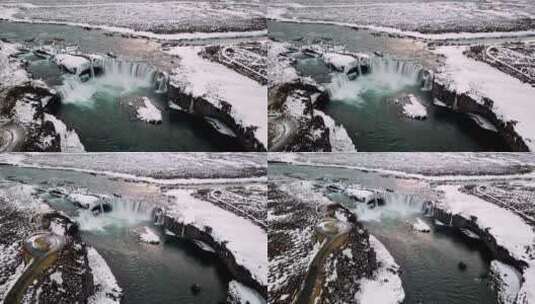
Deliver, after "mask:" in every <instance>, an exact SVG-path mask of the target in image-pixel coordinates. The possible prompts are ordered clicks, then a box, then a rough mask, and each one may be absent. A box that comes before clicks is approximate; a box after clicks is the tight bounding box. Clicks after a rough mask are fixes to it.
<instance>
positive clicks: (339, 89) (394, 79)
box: [327, 57, 433, 105]
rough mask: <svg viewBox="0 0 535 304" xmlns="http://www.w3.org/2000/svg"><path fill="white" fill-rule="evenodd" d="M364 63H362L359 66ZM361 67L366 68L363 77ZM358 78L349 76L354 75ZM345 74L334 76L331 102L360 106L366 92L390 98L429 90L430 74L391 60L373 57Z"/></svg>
mask: <svg viewBox="0 0 535 304" xmlns="http://www.w3.org/2000/svg"><path fill="white" fill-rule="evenodd" d="M364 61H366V62H365V63H362V62H364ZM362 65H366V66H367V67H368V69H367V70H368V71H367V73H364V74H363V72H364V71H363V69H362ZM357 73H358V75H357V76H358V77H353V76H352V75H354V74H357ZM349 74H350V75H346V73H335V74H334V75H333V76H332V78H331V83H330V84H328V85H327V90H328V92H329V95H330V97H331V99H333V100H339V101H347V102H351V103H352V104H357V105H359V104H360V103H362V102H363V99H362V97H361V96H362V95H363V94H364V93H366V92H375V93H376V94H385V95H390V94H392V93H396V92H399V91H402V90H403V89H404V88H406V87H408V86H417V85H421V88H422V90H427V91H429V90H431V89H432V85H433V73H432V72H431V71H428V70H426V69H424V67H423V66H422V65H420V64H416V63H413V62H408V61H401V60H397V59H394V58H391V57H373V58H369V59H366V60H364V59H363V60H360V59H359V63H358V64H357V67H356V68H354V69H353V70H351V71H350V73H349Z"/></svg>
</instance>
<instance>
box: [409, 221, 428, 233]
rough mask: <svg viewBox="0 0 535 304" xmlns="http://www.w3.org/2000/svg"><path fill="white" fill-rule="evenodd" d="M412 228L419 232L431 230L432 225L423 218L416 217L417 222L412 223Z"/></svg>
mask: <svg viewBox="0 0 535 304" xmlns="http://www.w3.org/2000/svg"><path fill="white" fill-rule="evenodd" d="M412 229H413V230H414V231H418V232H431V227H429V225H427V223H426V222H424V221H423V220H422V219H421V218H416V223H413V224H412Z"/></svg>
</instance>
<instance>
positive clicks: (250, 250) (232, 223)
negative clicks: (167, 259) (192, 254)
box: [167, 189, 268, 286]
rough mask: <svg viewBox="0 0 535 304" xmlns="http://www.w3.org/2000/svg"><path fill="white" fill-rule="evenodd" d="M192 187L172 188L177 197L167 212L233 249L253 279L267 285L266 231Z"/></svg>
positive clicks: (172, 192) (172, 194)
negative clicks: (200, 196) (202, 197)
mask: <svg viewBox="0 0 535 304" xmlns="http://www.w3.org/2000/svg"><path fill="white" fill-rule="evenodd" d="M192 194H193V190H180V189H177V190H171V191H168V192H167V195H169V196H170V197H172V198H173V199H174V203H173V204H172V205H171V206H169V210H168V211H167V215H169V216H172V217H174V218H176V219H177V220H178V221H179V222H181V223H184V224H190V225H194V226H196V227H197V228H198V229H200V230H202V231H205V227H206V226H208V227H211V228H212V230H211V233H210V235H211V236H212V237H213V238H214V239H215V240H216V241H217V242H219V243H220V244H225V246H226V248H227V249H229V250H230V252H232V254H233V255H234V258H235V259H236V262H237V263H238V264H239V265H241V266H243V267H245V268H246V269H247V270H249V271H250V272H251V274H252V277H253V279H255V280H256V281H257V282H258V283H260V284H261V285H263V286H267V271H268V265H267V264H268V262H267V232H266V231H264V230H263V229H262V228H260V227H259V226H257V225H255V224H253V223H252V222H251V221H249V220H246V219H245V218H243V217H240V216H237V215H236V214H234V213H232V212H229V211H227V210H224V209H222V208H219V207H217V206H215V205H213V204H211V203H209V202H206V201H204V200H200V199H197V198H195V197H193V196H192Z"/></svg>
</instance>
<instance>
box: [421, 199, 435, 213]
mask: <svg viewBox="0 0 535 304" xmlns="http://www.w3.org/2000/svg"><path fill="white" fill-rule="evenodd" d="M422 213H423V214H424V215H425V216H433V215H434V213H435V205H434V204H433V202H432V201H427V202H425V203H423V205H422Z"/></svg>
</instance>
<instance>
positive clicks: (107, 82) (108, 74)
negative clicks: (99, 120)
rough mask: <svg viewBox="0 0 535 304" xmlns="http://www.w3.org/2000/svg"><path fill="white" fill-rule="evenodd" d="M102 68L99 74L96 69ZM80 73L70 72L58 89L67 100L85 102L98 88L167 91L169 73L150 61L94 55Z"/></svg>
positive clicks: (121, 90) (65, 100)
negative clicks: (141, 61)
mask: <svg viewBox="0 0 535 304" xmlns="http://www.w3.org/2000/svg"><path fill="white" fill-rule="evenodd" d="M96 69H98V70H99V71H101V74H100V75H96V72H95V70H96ZM84 70H85V71H87V72H86V73H83V75H84V77H86V78H87V77H88V76H86V75H87V74H89V79H88V80H87V81H82V79H80V77H79V75H66V76H65V77H64V81H63V84H62V85H61V86H59V87H57V90H58V92H59V94H60V96H61V97H62V100H63V102H65V103H84V102H86V101H88V100H90V99H91V97H92V96H93V95H94V94H95V93H96V92H98V91H101V90H109V89H110V88H115V90H117V91H118V92H119V93H121V92H124V91H128V90H132V89H135V88H140V87H142V88H143V87H144V88H153V89H154V90H155V91H156V92H157V93H165V92H167V81H168V78H169V77H168V76H167V74H166V73H163V72H160V71H158V70H157V69H155V68H154V67H153V66H151V65H149V64H146V63H138V62H128V61H122V60H117V59H113V58H102V59H92V60H90V64H88V66H87V67H86V68H85V69H84Z"/></svg>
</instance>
